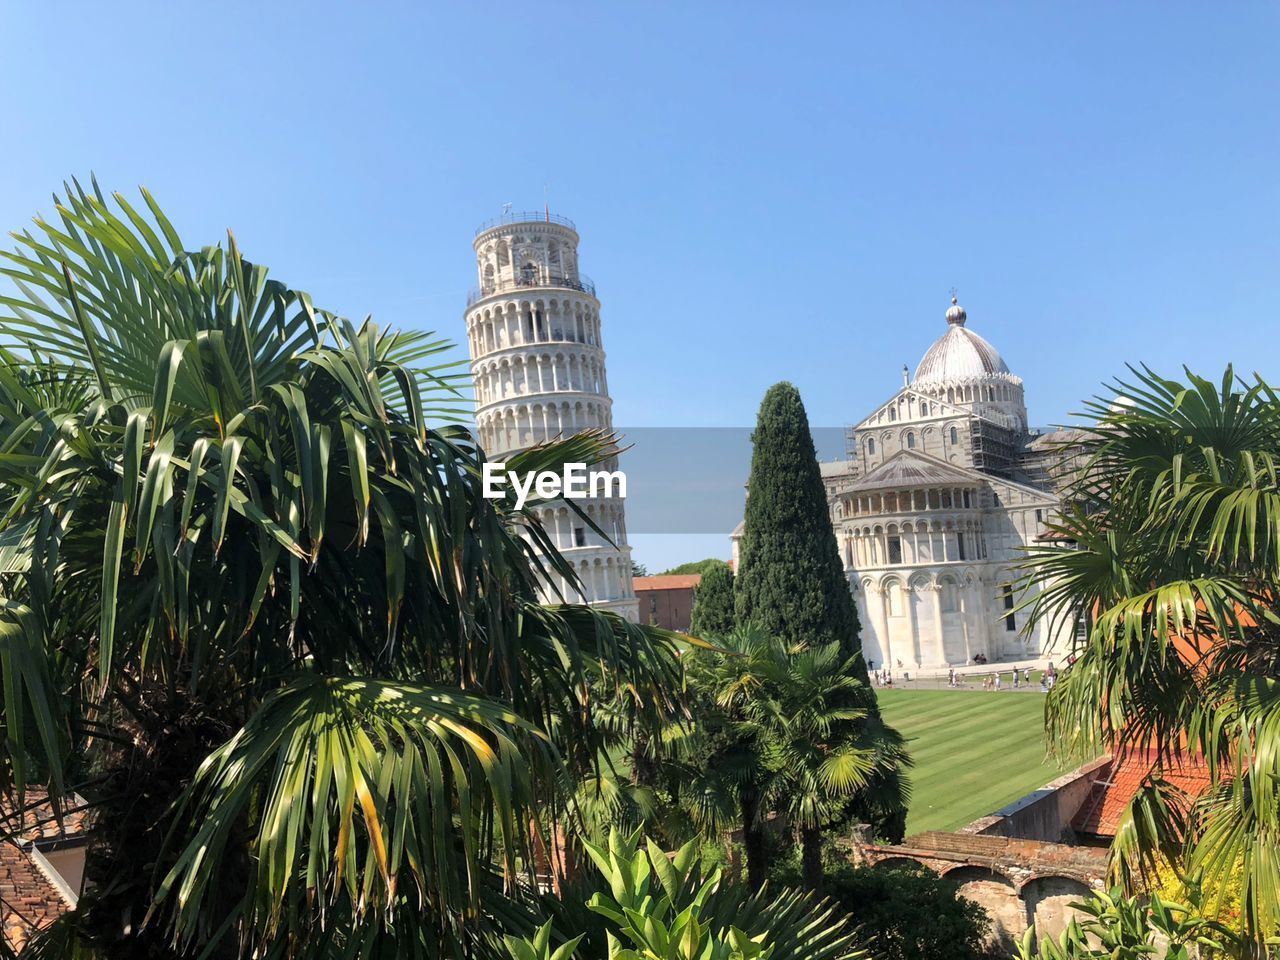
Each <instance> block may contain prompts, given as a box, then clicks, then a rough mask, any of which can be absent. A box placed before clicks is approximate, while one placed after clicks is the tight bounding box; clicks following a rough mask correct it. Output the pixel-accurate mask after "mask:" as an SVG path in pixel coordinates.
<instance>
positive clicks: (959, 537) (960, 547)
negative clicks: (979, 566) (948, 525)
mask: <svg viewBox="0 0 1280 960" xmlns="http://www.w3.org/2000/svg"><path fill="white" fill-rule="evenodd" d="M956 548H957V551H958V553H959V555H960V559H961V560H968V559H969V558H968V557H966V556H965V555H964V533H957V534H956Z"/></svg>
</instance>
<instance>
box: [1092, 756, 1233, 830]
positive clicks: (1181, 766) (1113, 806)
mask: <svg viewBox="0 0 1280 960" xmlns="http://www.w3.org/2000/svg"><path fill="white" fill-rule="evenodd" d="M1155 765H1156V756H1155V754H1153V753H1147V752H1145V751H1139V752H1134V753H1130V754H1128V755H1126V756H1124V757H1117V758H1116V759H1115V761H1114V762H1113V763H1112V764H1111V770H1110V772H1109V773H1107V774H1106V775H1105V776H1103V777H1102V778H1101V779H1099V780H1098V781H1097V782H1096V783H1095V784H1094V785H1093V790H1092V791H1090V793H1089V797H1088V799H1087V800H1085V802H1084V803H1083V804H1082V805H1081V807H1080V809H1079V811H1077V813H1076V816H1075V820H1074V822H1073V823H1072V826H1073V827H1074V828H1075V830H1076V831H1077V832H1078V833H1089V834H1093V835H1095V836H1099V837H1114V836H1115V835H1116V831H1117V829H1119V826H1120V818H1121V817H1123V816H1124V811H1125V808H1126V807H1128V806H1129V802H1130V801H1131V800H1133V798H1134V797H1135V796H1136V795H1137V793H1138V790H1139V789H1140V788H1141V787H1142V784H1143V782H1144V781H1145V780H1146V779H1147V775H1148V774H1150V773H1151V772H1152V770H1153V768H1154V767H1155ZM1160 775H1161V776H1162V777H1163V778H1164V779H1165V780H1167V781H1168V782H1169V783H1170V784H1172V785H1173V786H1174V787H1176V788H1177V789H1178V790H1181V791H1182V792H1183V793H1184V794H1186V795H1187V796H1188V797H1189V798H1195V797H1198V796H1200V794H1202V793H1204V791H1205V790H1206V789H1207V788H1208V786H1209V782H1210V780H1209V768H1208V767H1206V766H1205V764H1204V762H1203V761H1201V760H1198V759H1192V758H1186V759H1184V760H1182V761H1181V762H1180V763H1177V764H1174V765H1166V766H1164V767H1163V768H1162V769H1161V771H1160Z"/></svg>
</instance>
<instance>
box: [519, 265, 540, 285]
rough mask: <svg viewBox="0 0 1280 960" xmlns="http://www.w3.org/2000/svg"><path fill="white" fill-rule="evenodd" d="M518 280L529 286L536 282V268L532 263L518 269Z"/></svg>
mask: <svg viewBox="0 0 1280 960" xmlns="http://www.w3.org/2000/svg"><path fill="white" fill-rule="evenodd" d="M520 279H521V280H523V281H524V282H525V283H526V284H528V285H529V286H533V285H534V284H535V283H537V282H538V267H537V265H536V264H533V263H526V264H525V265H524V266H523V267H521V268H520Z"/></svg>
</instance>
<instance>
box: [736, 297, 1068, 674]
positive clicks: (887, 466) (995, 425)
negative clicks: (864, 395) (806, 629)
mask: <svg viewBox="0 0 1280 960" xmlns="http://www.w3.org/2000/svg"><path fill="white" fill-rule="evenodd" d="M946 322H947V330H946V333H944V334H943V335H942V336H941V337H940V338H938V340H937V341H935V342H934V344H933V345H932V346H931V347H929V349H928V350H927V351H926V352H925V354H924V357H923V358H922V359H921V360H920V363H919V364H918V365H917V366H916V370H915V374H914V375H912V374H911V373H910V370H909V369H907V368H904V369H903V372H902V379H903V386H902V389H901V390H899V391H898V392H897V393H896V394H894V395H893V396H892V397H890V398H889V399H888V400H886V401H885V402H884V403H882V404H881V405H880V406H879V407H878V408H877V409H876V410H875V411H873V412H872V413H871V414H870V415H869V416H867V417H866V418H865V419H863V420H862V422H860V423H858V424H857V425H856V426H853V427H850V428H849V430H848V450H847V456H846V458H845V459H843V460H835V461H830V462H824V463H822V464H820V466H821V470H822V479H823V482H824V484H825V485H826V489H827V499H828V502H829V504H830V507H831V520H832V525H833V526H834V528H835V534H836V540H837V543H838V544H839V547H840V553H841V557H842V558H843V560H844V566H845V572H846V574H847V576H848V578H849V586H850V589H851V591H852V592H853V596H854V598H855V600H856V602H857V605H858V613H859V616H860V618H861V621H862V650H863V656H864V657H865V658H866V660H867V662H868V665H869V666H870V667H871V668H872V669H885V668H888V669H892V670H894V671H895V672H898V673H901V671H903V670H909V671H920V670H923V671H926V672H938V671H945V670H947V669H948V668H949V667H960V666H964V665H966V664H973V663H974V662H975V658H979V659H978V660H977V661H976V662H983V661H984V660H985V661H986V662H989V663H998V662H1001V661H1006V662H1007V661H1010V660H1027V659H1044V660H1049V661H1058V662H1061V661H1063V660H1065V658H1066V657H1067V655H1068V654H1069V653H1070V652H1071V642H1072V634H1071V629H1070V627H1069V626H1067V627H1063V628H1061V629H1059V630H1056V631H1051V629H1050V627H1049V626H1048V625H1046V624H1043V623H1041V624H1036V625H1035V626H1034V627H1033V628H1031V629H1028V624H1027V617H1026V614H1025V613H1024V612H1023V611H1022V610H1019V609H1017V608H1018V607H1019V605H1020V604H1021V602H1022V601H1023V599H1025V598H1024V597H1023V596H1022V595H1021V594H1020V593H1019V587H1018V581H1019V579H1020V572H1019V570H1018V566H1017V565H1018V563H1019V562H1020V560H1021V559H1022V557H1023V551H1024V548H1026V547H1027V546H1030V545H1032V544H1036V543H1053V542H1054V541H1053V538H1052V537H1051V536H1050V535H1049V533H1048V531H1047V529H1046V523H1047V522H1048V521H1049V519H1050V518H1051V517H1052V516H1053V515H1054V514H1055V513H1056V512H1057V511H1058V509H1059V506H1060V503H1061V499H1060V495H1059V490H1060V486H1061V483H1062V480H1063V478H1064V477H1066V476H1067V475H1068V473H1069V471H1070V470H1071V469H1072V467H1073V466H1074V462H1073V458H1072V452H1073V450H1074V449H1076V447H1075V445H1074V441H1075V440H1076V439H1077V437H1076V435H1075V433H1074V431H1055V432H1049V433H1037V432H1033V431H1032V430H1031V429H1030V428H1029V427H1028V425H1027V408H1026V404H1025V402H1024V400H1023V384H1022V379H1021V378H1020V377H1018V376H1016V375H1015V374H1014V373H1012V372H1011V371H1010V370H1009V367H1008V366H1007V365H1006V364H1005V362H1004V360H1003V359H1002V358H1001V356H1000V354H999V353H998V352H997V351H996V349H995V348H994V347H993V346H992V345H991V344H990V343H988V342H987V341H986V340H984V339H983V338H982V337H980V336H978V334H976V333H974V332H973V331H972V330H970V329H969V328H968V326H967V323H968V315H967V314H966V313H965V310H964V308H963V307H961V306H960V305H959V303H957V302H956V300H955V298H954V297H953V298H952V300H951V307H950V309H948V310H947V312H946ZM741 531H742V527H741V525H739V528H738V530H737V531H735V533H734V538H733V546H734V559H735V563H736V560H737V554H738V549H737V548H738V541H739V538H740V536H741ZM1055 545H1057V544H1055Z"/></svg>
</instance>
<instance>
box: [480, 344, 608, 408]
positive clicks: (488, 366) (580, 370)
mask: <svg viewBox="0 0 1280 960" xmlns="http://www.w3.org/2000/svg"><path fill="white" fill-rule="evenodd" d="M471 376H472V380H473V382H474V384H475V394H476V404H477V406H478V407H479V408H480V409H484V408H485V407H486V406H488V405H489V404H493V403H498V402H500V401H502V400H510V399H512V398H514V397H527V396H533V395H535V394H548V393H567V392H572V393H587V394H593V395H595V396H600V397H607V396H608V394H609V381H608V379H607V378H606V376H605V370H604V354H602V353H601V352H600V351H598V350H591V349H589V348H583V347H569V348H567V349H562V348H561V349H542V350H536V351H535V352H528V351H527V350H525V351H521V352H520V353H513V354H506V353H501V354H497V355H493V354H491V355H489V356H487V357H485V358H484V359H481V360H477V361H476V362H475V363H473V364H472V365H471Z"/></svg>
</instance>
